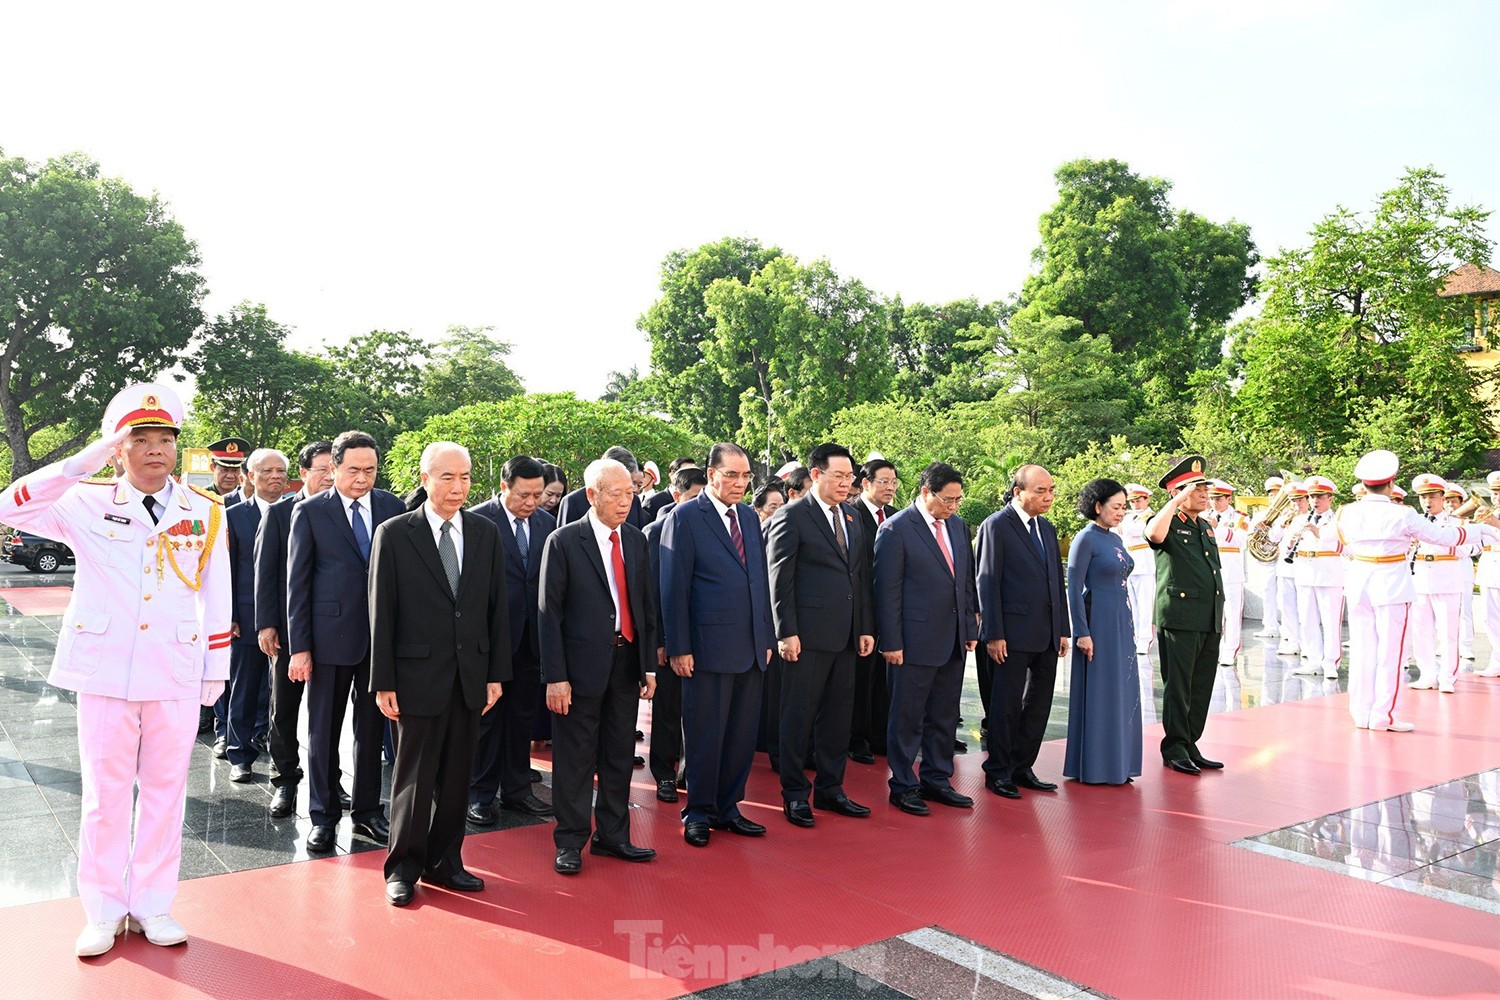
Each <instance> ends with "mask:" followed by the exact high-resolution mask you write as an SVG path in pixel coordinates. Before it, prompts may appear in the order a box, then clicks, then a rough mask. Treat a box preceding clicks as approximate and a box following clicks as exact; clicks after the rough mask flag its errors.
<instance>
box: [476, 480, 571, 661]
mask: <svg viewBox="0 0 1500 1000" xmlns="http://www.w3.org/2000/svg"><path fill="white" fill-rule="evenodd" d="M473 512H474V513H475V514H478V515H479V516H480V517H485V518H489V520H490V522H491V523H492V524H494V525H495V527H497V528H499V529H500V547H501V548H502V549H504V550H505V594H506V610H507V611H509V612H510V646H511V649H510V652H511V655H512V656H515V655H517V654H519V653H520V652H521V643H522V642H523V641H525V642H526V644H527V647H528V650H527V651H528V653H529V655H530V656H531V658H532V659H533V660H537V659H539V658H540V657H541V655H542V647H541V645H540V643H539V641H538V637H537V618H536V613H537V605H538V602H539V601H540V600H541V579H542V552H543V550H544V548H545V547H546V544H547V536H548V535H550V534H552V529H553V528H555V527H556V526H557V521H556V520H555V519H554V518H553V517H552V515H551V514H549V513H547V512H546V511H545V510H542V509H541V508H540V507H538V508H537V509H536V510H534V511H532V513H531V516H530V517H528V518H527V519H526V537H527V546H526V562H524V563H523V562H522V561H521V546H520V545H518V544H517V543H516V533H515V532H514V531H511V529H510V516H509V515H508V514H507V513H506V512H505V508H504V505H503V504H501V503H500V498H499V497H491V498H490V499H488V500H486V501H485V502H484V503H482V504H479V505H478V506H476V507H475V508H474V511H473ZM527 636H530V638H529V639H527V638H526V637H527Z"/></svg>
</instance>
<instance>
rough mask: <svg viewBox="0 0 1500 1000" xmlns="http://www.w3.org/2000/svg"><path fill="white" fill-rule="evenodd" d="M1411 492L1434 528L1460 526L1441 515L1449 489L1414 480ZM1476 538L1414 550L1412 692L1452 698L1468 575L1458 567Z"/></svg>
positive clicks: (1435, 481) (1427, 479) (1438, 482)
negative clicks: (1461, 604) (1414, 676)
mask: <svg viewBox="0 0 1500 1000" xmlns="http://www.w3.org/2000/svg"><path fill="white" fill-rule="evenodd" d="M1411 489H1412V492H1413V493H1415V494H1416V495H1417V496H1418V497H1419V498H1420V499H1421V501H1422V505H1423V506H1424V507H1425V508H1426V513H1425V514H1422V515H1419V516H1421V517H1423V518H1425V519H1426V520H1427V521H1429V522H1430V523H1432V524H1436V525H1450V524H1451V525H1457V524H1458V520H1457V519H1456V518H1454V517H1453V516H1451V515H1450V514H1449V513H1448V512H1447V511H1446V510H1444V509H1443V494H1444V493H1445V492H1446V491H1447V484H1446V483H1444V482H1443V481H1442V479H1440V478H1438V477H1437V476H1434V475H1430V474H1423V475H1420V476H1418V477H1417V478H1416V479H1414V480H1412V484H1411ZM1472 537H1473V535H1472V534H1470V533H1466V534H1465V537H1464V540H1463V541H1461V542H1459V543H1457V544H1451V543H1450V544H1437V543H1433V542H1426V541H1424V542H1419V543H1418V545H1417V547H1416V549H1415V550H1414V553H1413V563H1412V584H1413V586H1414V587H1415V588H1416V600H1415V601H1414V602H1413V603H1412V615H1411V646H1412V652H1413V653H1414V654H1416V658H1417V679H1416V680H1414V681H1412V682H1411V686H1412V688H1413V689H1414V690H1417V691H1427V690H1431V689H1432V688H1437V689H1438V690H1440V691H1442V692H1444V693H1447V694H1452V693H1453V690H1454V681H1455V679H1456V678H1457V676H1458V614H1459V593H1460V592H1461V591H1462V590H1463V587H1464V578H1465V575H1466V574H1465V573H1464V571H1463V568H1462V567H1461V566H1460V565H1459V562H1460V561H1462V560H1465V559H1468V558H1469V556H1468V551H1469V549H1468V541H1469V540H1470V539H1471V538H1472Z"/></svg>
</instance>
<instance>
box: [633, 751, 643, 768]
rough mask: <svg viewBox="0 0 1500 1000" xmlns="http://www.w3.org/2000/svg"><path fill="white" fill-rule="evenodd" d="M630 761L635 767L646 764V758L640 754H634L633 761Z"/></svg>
mask: <svg viewBox="0 0 1500 1000" xmlns="http://www.w3.org/2000/svg"><path fill="white" fill-rule="evenodd" d="M631 763H632V764H634V765H635V766H636V767H645V766H646V758H644V757H642V756H641V755H640V754H636V755H635V759H634V760H633V761H631Z"/></svg>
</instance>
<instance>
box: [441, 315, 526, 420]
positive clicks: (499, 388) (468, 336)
mask: <svg viewBox="0 0 1500 1000" xmlns="http://www.w3.org/2000/svg"><path fill="white" fill-rule="evenodd" d="M494 329H495V328H494V327H492V326H482V327H469V326H450V327H448V333H447V335H446V336H444V337H443V339H442V340H439V341H438V342H437V345H436V347H434V348H433V349H432V351H431V355H430V357H431V360H430V361H429V362H428V364H427V366H426V368H425V370H424V371H423V372H422V374H421V377H420V380H421V385H422V395H423V396H425V397H426V400H427V410H428V412H429V413H442V412H444V411H445V410H451V409H454V408H455V407H457V406H462V405H465V404H468V403H484V402H499V401H500V400H503V399H510V398H511V397H512V396H519V395H521V394H522V393H523V392H525V389H524V388H522V386H521V379H520V378H519V377H518V376H517V375H516V373H515V372H513V371H511V368H510V366H509V365H508V364H506V362H505V359H506V358H507V357H509V356H510V350H511V345H510V343H509V342H508V341H504V340H497V339H496V338H494V337H492V336H490V334H491V333H492V332H493V331H494ZM414 353H415V352H414Z"/></svg>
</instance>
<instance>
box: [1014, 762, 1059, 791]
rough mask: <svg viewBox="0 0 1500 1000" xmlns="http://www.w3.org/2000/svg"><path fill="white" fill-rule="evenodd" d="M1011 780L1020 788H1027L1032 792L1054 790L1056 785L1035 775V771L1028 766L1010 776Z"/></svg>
mask: <svg viewBox="0 0 1500 1000" xmlns="http://www.w3.org/2000/svg"><path fill="white" fill-rule="evenodd" d="M1010 777H1011V780H1012V781H1014V782H1015V783H1016V784H1018V785H1020V786H1021V787H1022V788H1029V789H1031V790H1032V791H1033V792H1055V791H1057V785H1056V784H1054V783H1053V782H1050V781H1043V780H1042V779H1041V778H1038V777H1037V776H1036V772H1035V771H1033V770H1032V769H1031V768H1029V767H1023V768H1021V769H1020V770H1019V771H1016V772H1015V773H1013V774H1012V775H1011V776H1010Z"/></svg>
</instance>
